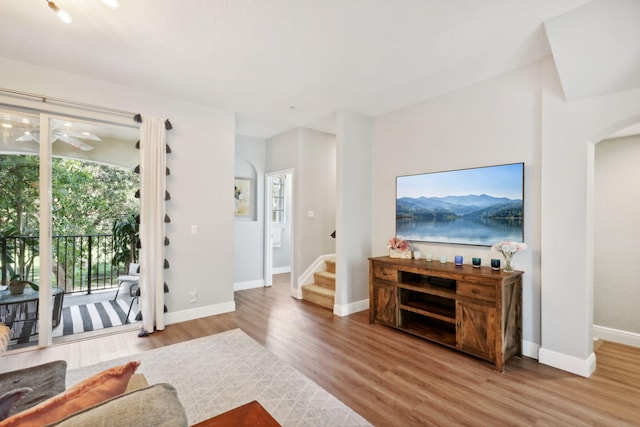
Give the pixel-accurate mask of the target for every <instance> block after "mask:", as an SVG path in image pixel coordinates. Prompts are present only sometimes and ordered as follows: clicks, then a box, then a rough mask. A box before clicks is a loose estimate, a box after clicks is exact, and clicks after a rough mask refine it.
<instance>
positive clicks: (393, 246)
mask: <svg viewBox="0 0 640 427" xmlns="http://www.w3.org/2000/svg"><path fill="white" fill-rule="evenodd" d="M389 256H390V257H391V258H407V259H411V242H409V241H408V240H404V239H401V238H398V237H394V238H392V239H390V240H389Z"/></svg>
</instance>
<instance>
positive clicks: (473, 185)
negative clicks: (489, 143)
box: [396, 163, 524, 246]
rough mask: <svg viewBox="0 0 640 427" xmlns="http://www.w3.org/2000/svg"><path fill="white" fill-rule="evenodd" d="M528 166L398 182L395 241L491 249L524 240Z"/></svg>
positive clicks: (463, 171) (430, 175)
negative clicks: (525, 180) (525, 174)
mask: <svg viewBox="0 0 640 427" xmlns="http://www.w3.org/2000/svg"><path fill="white" fill-rule="evenodd" d="M523 212H524V163H512V164H507V165H498V166H486V167H478V168H472V169H460V170H453V171H446V172H433V173H424V174H419V175H408V176H399V177H397V178H396V236H397V237H401V238H403V239H406V240H411V241H416V242H418V241H419V242H437V243H457V244H463V245H476V246H491V245H493V244H494V243H496V242H499V241H503V240H508V241H516V242H522V241H523V238H524V236H523V233H524V217H523Z"/></svg>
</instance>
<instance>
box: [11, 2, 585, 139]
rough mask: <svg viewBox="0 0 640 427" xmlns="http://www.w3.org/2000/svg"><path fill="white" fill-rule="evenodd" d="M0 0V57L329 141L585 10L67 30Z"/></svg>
mask: <svg viewBox="0 0 640 427" xmlns="http://www.w3.org/2000/svg"><path fill="white" fill-rule="evenodd" d="M0 2H1V3H2V6H1V7H2V13H1V14H0V40H2V41H1V42H0V56H4V57H8V58H12V59H16V60H21V61H25V62H29V63H33V64H37V65H41V66H45V67H49V68H53V69H57V70H62V71H67V72H70V73H74V74H79V75H84V76H90V77H91V78H94V79H98V80H104V81H108V82H113V83H116V84H119V85H124V86H130V87H135V88H139V89H143V90H148V91H152V92H155V93H160V94H165V95H168V96H172V97H177V98H182V99H187V100H191V101H194V102H198V103H201V104H205V105H209V106H213V107H216V108H221V109H226V110H230V111H234V112H236V114H237V116H236V117H237V127H236V132H237V133H239V134H243V135H248V136H254V137H260V138H267V137H270V136H273V135H275V134H278V133H280V132H283V131H286V130H288V129H291V128H295V127H302V126H304V127H310V128H314V129H318V130H323V131H329V132H331V131H332V130H333V126H334V120H333V117H334V112H335V111H338V110H341V109H351V110H355V111H357V112H360V113H362V114H365V115H369V116H372V117H375V116H378V115H381V114H384V113H387V112H389V111H393V110H396V109H399V108H402V107H405V106H408V105H412V104H415V103H418V102H420V101H423V100H426V99H429V98H433V97H437V96H439V95H442V94H444V93H447V92H450V91H453V90H456V89H459V88H462V87H464V86H468V85H471V84H474V83H476V82H479V81H482V80H485V79H488V78H491V77H494V76H498V75H500V74H504V73H506V72H509V71H512V70H514V69H517V68H519V67H522V66H525V65H528V64H531V63H534V62H537V61H539V60H540V59H541V58H543V57H545V56H548V55H550V53H551V52H550V48H549V44H548V41H547V38H546V35H545V32H544V29H543V25H542V23H543V22H544V21H545V20H547V19H549V18H552V17H555V16H558V15H560V14H563V13H565V12H567V11H570V10H572V9H574V8H577V7H579V6H581V5H583V4H585V3H588V1H587V0H536V1H525V0H392V1H389V0H171V1H169V0H135V1H133V0H120V4H121V6H120V8H119V9H117V10H115V11H114V10H111V9H108V8H107V7H105V6H104V5H103V4H102V3H101V2H100V1H99V0H56V3H57V4H58V5H59V6H60V7H61V8H63V9H65V10H67V11H68V12H69V13H70V14H71V15H72V16H73V23H71V24H69V25H66V24H63V23H62V22H61V21H59V20H58V18H57V17H56V16H55V15H54V14H53V13H52V12H51V11H50V10H49V8H48V7H47V4H46V2H45V0H20V1H10V0H0ZM1 86H2V84H1V79H0V87H1ZM10 89H18V90H19V89H21V88H10ZM105 107H113V106H105ZM118 107H120V106H118ZM125 107H126V106H125Z"/></svg>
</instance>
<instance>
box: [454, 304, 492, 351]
mask: <svg viewBox="0 0 640 427" xmlns="http://www.w3.org/2000/svg"><path fill="white" fill-rule="evenodd" d="M495 318H496V309H495V308H494V307H489V306H485V305H480V304H473V303H469V302H463V301H458V302H457V306H456V319H457V322H456V323H457V330H456V341H457V346H458V348H459V349H461V350H463V351H466V352H467V353H471V354H475V355H476V356H479V357H482V358H484V359H487V360H491V361H494V360H495V359H496V336H495V327H494V325H495Z"/></svg>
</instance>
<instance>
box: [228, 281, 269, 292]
mask: <svg viewBox="0 0 640 427" xmlns="http://www.w3.org/2000/svg"><path fill="white" fill-rule="evenodd" d="M264 286H265V285H264V279H259V280H249V281H247V282H238V283H234V284H233V290H234V291H244V290H247V289H255V288H262V287H264Z"/></svg>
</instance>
